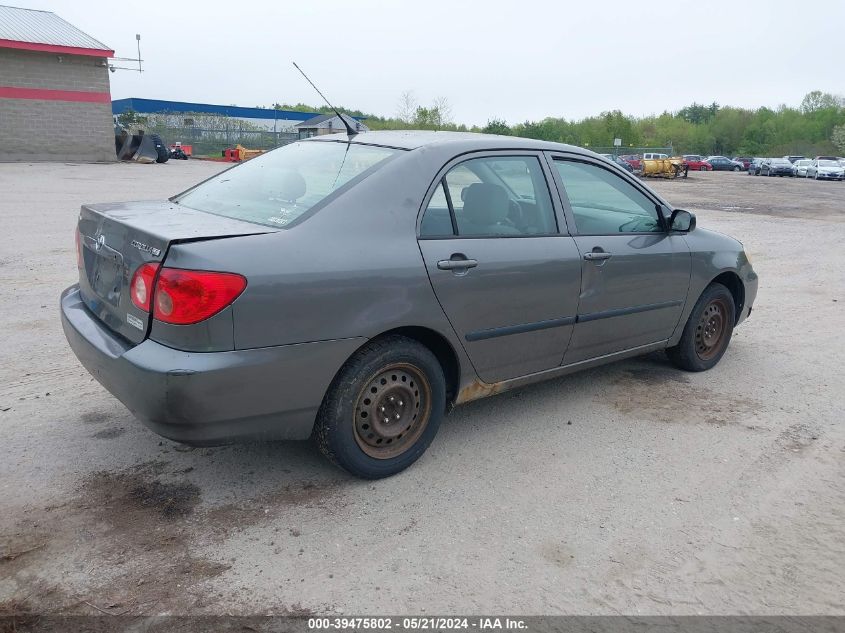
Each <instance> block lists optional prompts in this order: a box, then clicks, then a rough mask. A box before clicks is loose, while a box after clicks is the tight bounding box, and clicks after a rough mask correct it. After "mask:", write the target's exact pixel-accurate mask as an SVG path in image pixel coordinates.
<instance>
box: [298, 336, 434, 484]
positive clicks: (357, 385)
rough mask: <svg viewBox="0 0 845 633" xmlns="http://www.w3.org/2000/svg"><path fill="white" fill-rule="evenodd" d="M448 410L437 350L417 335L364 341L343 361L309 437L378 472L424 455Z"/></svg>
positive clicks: (373, 474)
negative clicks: (429, 346)
mask: <svg viewBox="0 0 845 633" xmlns="http://www.w3.org/2000/svg"><path fill="white" fill-rule="evenodd" d="M411 405H413V407H412V406H411ZM445 412H446V380H445V378H444V376H443V369H442V367H441V366H440V362H439V361H438V360H437V357H436V356H435V355H434V354H433V353H432V352H431V350H429V349H428V348H427V347H425V346H423V345H422V344H420V343H418V342H417V341H414V340H413V339H409V338H407V337H404V336H388V337H385V338H383V339H377V340H375V341H371V342H370V343H367V344H366V345H365V346H364V347H362V348H361V349H360V350H358V351H357V352H356V353H355V354H354V355H353V356H352V358H350V359H349V360H348V361H347V362H346V364H345V365H344V366H343V367H342V368H341V370H340V371H339V372H338V374H337V376H335V379H334V380H333V381H332V384H331V386H330V387H329V389H328V391H327V393H326V396H325V398H323V403H322V405H321V406H320V410H319V412H318V414H317V422H316V424H315V425H314V432H313V433H312V437H313V439H314V441H315V443H316V444H317V448H319V450H320V452H321V453H323V455H325V456H326V457H327V458H328V459H329V460H330V461H331V462H333V463H334V464H336V465H338V466H340V467H341V468H344V469H345V470H347V471H348V472H350V473H351V474H353V475H355V476H356V477H362V478H364V479H381V478H382V477H389V476H390V475H394V474H396V473H398V472H400V471H402V470H405V469H406V468H407V467H408V466H410V465H411V464H413V463H414V462H415V461H417V459H419V457H420V456H421V455H422V454H423V453H424V452H425V450H426V449H427V448H428V446H429V444H431V441H432V440H433V439H434V436H435V435H436V434H437V429H438V428H439V427H440V422H441V420H442V419H443V416H444V415H445ZM382 415H384V416H385V418H384V420H389V421H388V422H386V423H384V422H382V418H381V416H382ZM397 416H398V417H397ZM395 420H396V421H399V423H398V424H397V422H396V421H395ZM392 425H396V426H392ZM403 438H404V439H403Z"/></svg>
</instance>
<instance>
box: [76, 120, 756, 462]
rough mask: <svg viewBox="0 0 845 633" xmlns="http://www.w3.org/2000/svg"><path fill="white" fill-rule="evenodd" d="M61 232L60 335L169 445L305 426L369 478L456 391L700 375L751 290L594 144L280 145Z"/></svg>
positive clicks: (454, 137) (747, 272) (299, 435)
mask: <svg viewBox="0 0 845 633" xmlns="http://www.w3.org/2000/svg"><path fill="white" fill-rule="evenodd" d="M76 242H77V266H78V269H79V271H78V272H79V282H78V283H76V284H74V285H72V286H71V287H69V288H68V289H67V290H65V291H64V292H63V293H62V296H61V318H62V325H63V327H64V331H65V335H66V337H67V339H68V342H69V343H70V346H71V348H72V349H73V351H74V352H75V353H76V356H77V357H78V358H79V360H80V361H81V362H82V364H83V365H84V366H85V367H86V368H87V369H88V371H89V372H91V374H92V375H93V376H94V377H95V378H96V379H97V380H98V381H100V382H101V383H102V384H103V385H104V386H105V388H106V389H108V390H109V391H110V392H111V393H112V394H114V395H115V396H116V397H117V398H118V399H119V400H121V401H122V402H123V403H124V404H126V406H127V407H128V408H129V409H130V410H131V411H132V412H133V414H134V415H135V416H136V417H138V418H140V420H141V421H143V422H145V423H146V424H147V425H148V426H150V427H151V428H152V429H153V430H154V431H156V432H157V433H159V434H161V435H164V436H166V437H169V438H172V439H174V440H177V441H181V442H185V443H189V444H213V443H220V442H228V441H230V440H233V439H239V438H245V437H253V438H255V437H257V438H283V439H306V438H309V437H311V438H313V440H314V441H315V442H316V444H317V446H318V447H319V449H320V450H321V451H322V452H323V453H324V454H325V455H326V456H327V457H328V458H329V459H331V460H332V461H333V462H334V463H336V464H339V465H340V466H342V467H344V468H346V469H347V470H348V471H349V472H351V473H353V474H355V475H358V476H361V477H367V478H378V477H386V476H388V475H391V474H394V473H396V472H399V471H401V470H402V469H404V468H406V467H408V466H409V465H410V464H412V463H413V462H414V461H415V460H416V459H417V458H419V457H420V455H422V453H423V452H424V451H425V450H426V448H427V447H428V445H429V444H430V443H431V441H432V439H433V438H434V435H435V434H436V432H437V429H438V426H439V425H440V421H441V419H442V418H443V416H444V415H445V414H446V413H447V412H448V411H449V410H450V409H451V408H452V406H453V405H459V404H461V403H464V402H468V401H470V400H475V399H478V398H483V397H485V396H490V395H494V394H496V393H500V392H502V391H505V390H508V389H512V388H515V387H519V386H522V385H525V384H528V383H532V382H537V381H540V380H545V379H548V378H554V377H556V376H561V375H563V374H567V373H570V372H573V371H577V370H579V369H581V368H585V367H592V366H594V365H598V364H601V363H605V362H608V361H611V360H616V359H621V358H626V357H630V356H635V355H639V354H644V353H647V352H651V351H654V350H658V349H665V350H667V353H668V355H669V358H670V359H671V360H672V362H673V363H675V364H676V365H677V366H678V367H680V368H682V369H685V370H689V371H702V370H707V369H710V368H712V367H714V366H715V365H716V364H717V363H718V362H719V359H720V358H721V357H722V355H723V354H724V353H725V350H726V349H727V347H728V343H729V341H730V338H731V334H732V332H733V329H734V326H736V325H737V324H739V323H741V322H742V321H743V320H744V319H745V318H746V317H748V315H749V314H750V312H751V308H752V305H753V303H754V300H755V297H756V294H757V284H758V281H757V275H756V273H755V272H754V270H753V268H752V266H751V264H750V262H749V261H748V257H747V256H746V254H745V251H744V250H743V246H742V244H741V243H740V242H738V241H736V240H735V239H733V238H730V237H727V236H725V235H722V234H720V233H716V232H711V231H708V230H706V229H703V228H697V227H696V220H695V216H694V215H693V214H691V213H690V212H688V211H685V210H682V209H675V208H673V207H672V206H671V205H670V204H669V203H668V202H666V201H665V200H664V199H663V198H661V197H660V196H659V195H658V194H656V193H655V192H654V191H652V190H651V189H649V188H648V187H647V186H645V185H644V184H643V183H641V182H640V181H639V180H638V179H637V178H634V177H633V176H631V175H630V174H628V173H626V172H624V171H622V170H620V169H615V168H613V167H611V166H609V165H608V164H607V161H606V160H605V159H603V158H601V157H600V156H598V155H597V154H595V153H593V152H590V151H588V150H584V149H580V148H577V147H572V146H569V145H562V144H557V143H549V142H543V141H536V140H532V139H518V138H514V137H507V139H506V140H502V137H495V136H486V135H480V134H467V133H449V132H408V131H402V132H390V131H384V132H368V133H366V134H361V135H357V136H352V137H346V136H345V135H339V134H334V135H325V136H315V137H313V138H311V139H308V140H301V141H297V142H294V143H291V144H289V145H285V146H283V147H280V148H278V149H275V150H273V151H270V152H267V153H266V154H263V155H261V156H258V157H256V158H253V159H251V160H249V161H246V162H244V163H241V164H240V165H238V166H236V167H234V168H232V169H229V170H227V171H225V172H222V173H220V174H218V175H216V176H214V177H212V178H210V179H208V180H206V181H204V182H202V183H200V184H198V185H196V186H195V187H192V188H191V189H188V190H187V191H185V192H183V193H181V194H179V195H177V196H174V197H173V198H171V199H170V200H162V201H158V202H156V201H146V202H119V203H111V204H85V205H83V206H82V208H81V211H80V213H79V220H78V225H77V231H76ZM698 382H700V381H698ZM655 397H660V396H659V394H655ZM538 441H540V438H538Z"/></svg>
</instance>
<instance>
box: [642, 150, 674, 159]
mask: <svg viewBox="0 0 845 633" xmlns="http://www.w3.org/2000/svg"><path fill="white" fill-rule="evenodd" d="M662 158H669V154H658V153H655V152H646V153H644V154H643V160H660V159H662Z"/></svg>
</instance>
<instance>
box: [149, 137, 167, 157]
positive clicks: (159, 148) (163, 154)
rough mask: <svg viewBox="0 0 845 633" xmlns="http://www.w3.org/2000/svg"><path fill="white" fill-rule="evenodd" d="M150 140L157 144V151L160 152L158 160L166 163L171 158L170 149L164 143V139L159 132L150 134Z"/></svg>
mask: <svg viewBox="0 0 845 633" xmlns="http://www.w3.org/2000/svg"><path fill="white" fill-rule="evenodd" d="M150 140H151V141H152V142H153V145H155V148H156V153H157V154H158V158H156V162H157V163H166V162H167V161H168V160H169V159H170V150H169V149H168V148H167V145H165V144H164V141H163V140H161V137H160V136H159V135H158V134H150Z"/></svg>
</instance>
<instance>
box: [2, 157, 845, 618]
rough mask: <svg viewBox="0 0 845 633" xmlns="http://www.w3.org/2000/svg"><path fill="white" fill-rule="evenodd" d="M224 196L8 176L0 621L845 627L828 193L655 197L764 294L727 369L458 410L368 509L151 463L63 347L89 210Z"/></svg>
mask: <svg viewBox="0 0 845 633" xmlns="http://www.w3.org/2000/svg"><path fill="white" fill-rule="evenodd" d="M220 168H221V165H220V164H215V163H204V162H199V161H189V162H181V161H171V162H170V163H167V164H165V165H135V164H113V165H65V164H35V165H28V164H0V191H2V192H3V195H2V198H0V217H2V226H3V234H4V235H3V242H2V247H0V281H2V283H0V301H2V312H0V331H2V332H3V344H2V347H1V348H0V349H2V351H1V352H0V353H2V363H0V430H2V434H3V441H2V448H0V612H2V609H4V608H5V609H7V610H8V609H9V608H11V606H12V605H18V606H20V605H23V606H27V607H29V608H32V609H34V610H37V611H40V612H64V613H79V614H92V615H96V614H97V613H98V611H97V610H96V609H97V608H99V609H102V610H104V611H108V612H112V613H123V612H125V613H129V614H150V613H180V614H183V613H208V614H219V613H233V614H239V613H250V614H252V613H273V614H281V613H301V614H306V613H325V612H331V613H341V612H342V613H347V614H348V613H357V614H397V613H398V614H402V613H428V614H433V613H440V614H450V613H465V614H473V613H490V612H496V613H514V614H560V613H566V614H587V613H589V614H616V613H630V614H693V613H705V614H749V613H751V614H777V613H791V614H845V606H844V605H843V595H845V580H843V574H842V570H843V569H845V428H843V419H845V415H844V414H845V395H843V394H845V364H843V362H842V359H843V355H845V342H843V341H845V338H844V337H843V336H842V330H843V327H845V313H843V309H845V274H843V271H845V247H843V242H845V240H843V238H845V184H843V183H827V182H813V181H805V180H800V181H799V180H792V179H780V178H750V177H748V176H746V175H745V174H732V173H708V174H698V173H696V174H691V175H690V177H689V179H688V180H686V181H681V180H678V181H664V182H661V181H658V182H656V183H654V186H655V187H656V188H657V189H659V190H660V191H661V192H662V193H663V194H665V195H666V196H667V197H668V198H669V200H671V201H673V202H674V203H676V204H678V205H680V206H685V207H686V208H688V209H691V210H694V211H695V212H696V213H697V214H698V220H699V225H700V226H703V227H708V228H714V229H717V230H720V231H724V232H727V233H730V234H733V235H735V236H737V237H739V238H740V239H742V240H743V241H744V242H745V244H746V247H747V248H748V250H749V252H750V254H751V257H752V260H753V262H754V265H755V267H756V269H757V271H758V272H759V274H760V279H761V286H760V292H759V295H758V298H757V302H756V304H755V306H754V314H753V316H752V317H751V319H750V320H749V321H748V322H747V323H745V324H744V325H742V326H741V327H740V328H738V330H737V331H736V333H735V338H734V340H733V342H732V344H731V347H730V349H729V351H728V353H727V354H726V356H725V358H724V359H723V360H722V362H721V364H720V365H719V366H718V367H717V368H716V369H714V370H713V371H711V372H709V373H704V374H685V373H682V372H679V371H676V370H674V369H673V368H671V367H670V366H669V364H668V362H667V361H666V360H665V359H664V357H663V356H662V355H660V354H656V355H651V356H647V357H644V358H641V359H636V360H632V361H627V362H622V363H619V364H616V365H611V366H607V367H604V368H599V369H595V370H591V371H587V372H585V373H582V374H579V375H575V376H571V377H567V378H563V379H558V380H553V381H551V382H547V383H545V384H542V385H537V386H533V387H529V388H526V389H523V390H520V391H516V392H512V393H507V394H504V395H501V396H497V397H495V398H492V399H488V400H485V401H479V402H476V403H472V404H470V405H467V406H465V407H462V408H459V409H457V410H456V411H455V412H454V413H453V414H452V415H451V416H450V417H449V418H448V419H447V420H446V421H445V422H444V425H443V427H442V428H441V431H440V434H439V436H438V438H437V439H436V440H435V442H434V444H433V445H432V447H431V448H430V449H429V451H428V453H427V454H426V455H425V456H424V457H423V458H422V459H421V460H420V461H419V462H418V463H417V464H416V465H415V466H414V467H412V468H411V469H410V470H409V471H407V472H405V473H403V474H400V475H398V476H396V477H393V478H391V479H388V480H384V481H378V482H374V483H373V482H363V481H358V480H355V479H351V478H349V477H347V476H346V475H345V474H344V473H342V472H341V471H339V470H336V469H334V468H333V467H331V466H329V465H328V464H327V463H326V462H325V461H324V460H323V459H322V458H321V457H320V456H319V455H318V454H317V453H316V452H315V450H313V449H312V448H311V446H310V445H309V444H308V443H274V444H255V445H241V446H231V447H224V448H213V449H190V448H187V447H183V446H181V445H178V444H175V443H173V442H170V441H167V440H162V439H161V438H159V437H158V436H156V435H154V434H153V433H152V432H150V431H148V430H146V429H145V428H144V427H142V426H141V425H140V423H138V422H136V421H135V420H134V419H133V418H132V416H131V415H130V414H129V413H128V412H127V411H126V410H125V409H124V408H123V407H122V405H120V404H119V403H118V402H117V401H116V400H114V399H113V398H112V397H111V396H109V395H108V394H107V393H106V392H105V391H104V390H103V389H102V388H101V387H100V386H99V385H98V384H97V383H96V382H94V381H93V380H92V379H91V378H90V377H89V375H88V374H87V373H86V372H85V370H83V369H82V367H81V366H80V365H79V364H78V363H77V361H76V359H75V358H74V357H73V355H72V353H71V352H70V349H69V348H68V347H67V344H66V342H65V340H64V336H63V334H62V331H61V326H60V323H59V317H58V310H57V304H58V296H59V293H60V292H61V290H62V289H64V288H65V287H66V286H68V285H70V284H71V283H73V282H74V279H75V276H76V268H75V254H74V247H73V233H72V231H73V227H74V225H75V221H76V214H77V210H78V208H79V205H80V203H83V202H91V201H108V200H130V199H139V198H153V197H162V196H167V195H171V194H173V193H175V192H177V191H179V190H181V189H183V188H185V187H187V186H188V185H190V184H193V183H194V182H196V181H198V180H200V179H202V178H205V177H208V176H209V175H211V174H213V173H214V172H215V171H216V170H218V169H220Z"/></svg>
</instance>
